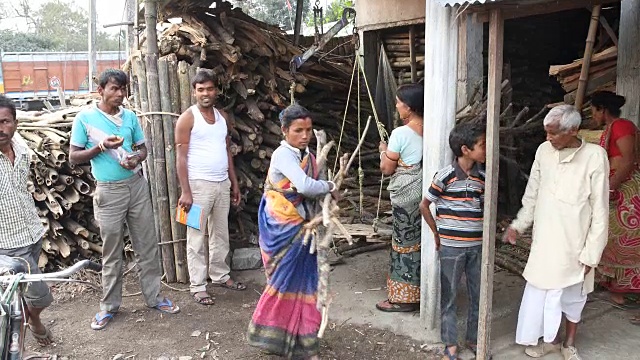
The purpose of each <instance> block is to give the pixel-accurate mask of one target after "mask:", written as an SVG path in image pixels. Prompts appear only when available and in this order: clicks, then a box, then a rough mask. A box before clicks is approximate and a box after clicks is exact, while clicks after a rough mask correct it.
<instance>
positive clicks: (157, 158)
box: [144, 0, 176, 283]
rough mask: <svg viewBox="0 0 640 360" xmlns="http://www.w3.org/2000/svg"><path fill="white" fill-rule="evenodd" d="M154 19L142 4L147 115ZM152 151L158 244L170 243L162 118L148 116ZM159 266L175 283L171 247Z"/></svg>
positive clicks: (155, 86) (154, 57) (153, 98)
mask: <svg viewBox="0 0 640 360" xmlns="http://www.w3.org/2000/svg"><path fill="white" fill-rule="evenodd" d="M157 19H158V8H157V2H156V1H154V0H145V2H144V20H145V25H146V35H147V51H146V56H145V65H146V68H147V90H148V91H149V111H152V112H157V111H161V110H162V108H161V105H160V86H159V82H158V34H157V32H156V25H157ZM151 129H152V139H153V140H152V147H153V156H154V159H153V160H154V164H153V170H154V174H155V182H156V199H155V200H156V206H157V207H158V218H159V219H160V233H159V234H157V235H158V236H159V238H160V239H159V242H162V243H166V242H168V241H172V240H173V239H172V234H171V221H170V220H171V219H170V217H171V213H170V211H169V199H168V194H167V172H166V161H165V153H164V144H165V142H164V134H163V127H162V116H160V115H151ZM162 263H163V266H164V273H165V275H166V280H167V282H170V283H172V282H176V264H175V257H174V251H173V246H172V244H170V243H169V244H166V245H163V246H162Z"/></svg>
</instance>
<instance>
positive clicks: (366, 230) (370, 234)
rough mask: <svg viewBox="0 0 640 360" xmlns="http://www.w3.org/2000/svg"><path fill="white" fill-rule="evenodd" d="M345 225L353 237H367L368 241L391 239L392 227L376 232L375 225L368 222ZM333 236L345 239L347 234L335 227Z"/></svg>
mask: <svg viewBox="0 0 640 360" xmlns="http://www.w3.org/2000/svg"><path fill="white" fill-rule="evenodd" d="M344 227H345V229H347V232H348V233H349V235H351V236H352V237H354V238H366V239H367V242H382V241H386V240H390V239H391V229H384V228H382V229H378V232H375V231H374V230H373V227H372V226H371V225H368V224H344ZM333 238H334V239H345V238H346V236H345V235H344V234H343V233H342V232H341V231H340V230H339V229H335V231H334V235H333Z"/></svg>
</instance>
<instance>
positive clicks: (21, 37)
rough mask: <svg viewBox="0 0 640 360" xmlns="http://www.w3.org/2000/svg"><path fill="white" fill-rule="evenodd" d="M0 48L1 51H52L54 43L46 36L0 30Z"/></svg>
mask: <svg viewBox="0 0 640 360" xmlns="http://www.w3.org/2000/svg"><path fill="white" fill-rule="evenodd" d="M0 48H1V49H2V50H3V51H13V52H32V51H53V50H55V46H54V43H53V42H51V41H49V40H48V39H46V38H43V37H41V36H38V35H35V34H32V33H22V32H15V31H11V30H0Z"/></svg>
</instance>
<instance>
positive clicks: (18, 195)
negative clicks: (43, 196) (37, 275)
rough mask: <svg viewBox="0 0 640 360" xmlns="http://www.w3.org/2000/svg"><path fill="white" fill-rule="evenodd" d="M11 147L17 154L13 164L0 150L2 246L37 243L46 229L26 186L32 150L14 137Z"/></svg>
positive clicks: (17, 246) (0, 224) (13, 246)
mask: <svg viewBox="0 0 640 360" xmlns="http://www.w3.org/2000/svg"><path fill="white" fill-rule="evenodd" d="M16 136H17V135H16ZM12 146H13V152H14V153H15V161H14V164H13V165H12V164H11V161H9V158H8V157H7V156H6V155H5V154H4V153H2V152H0V249H15V248H21V247H25V246H28V245H32V244H35V243H36V242H38V241H39V240H40V238H41V237H42V236H43V235H44V234H45V232H46V229H45V228H44V226H42V222H41V221H40V217H39V216H38V212H37V211H36V205H35V203H34V201H33V197H32V196H31V194H30V193H29V190H28V189H27V179H28V176H29V150H28V149H27V148H25V147H24V145H21V144H19V142H17V141H16V140H15V138H14V139H13V140H12Z"/></svg>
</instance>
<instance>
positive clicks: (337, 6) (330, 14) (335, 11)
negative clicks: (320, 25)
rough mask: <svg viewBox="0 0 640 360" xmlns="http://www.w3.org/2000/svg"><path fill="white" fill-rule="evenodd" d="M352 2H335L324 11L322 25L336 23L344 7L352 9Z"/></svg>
mask: <svg viewBox="0 0 640 360" xmlns="http://www.w3.org/2000/svg"><path fill="white" fill-rule="evenodd" d="M354 6H355V1H353V0H336V1H334V2H333V3H331V4H330V5H329V6H327V8H326V9H324V23H325V24H326V23H329V22H332V21H338V20H340V19H341V18H342V12H343V10H344V8H346V7H354Z"/></svg>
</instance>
